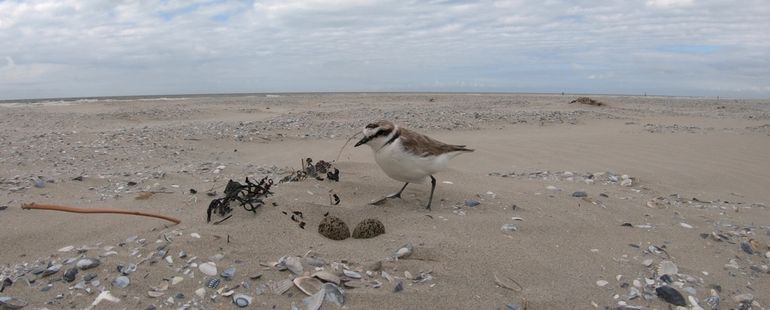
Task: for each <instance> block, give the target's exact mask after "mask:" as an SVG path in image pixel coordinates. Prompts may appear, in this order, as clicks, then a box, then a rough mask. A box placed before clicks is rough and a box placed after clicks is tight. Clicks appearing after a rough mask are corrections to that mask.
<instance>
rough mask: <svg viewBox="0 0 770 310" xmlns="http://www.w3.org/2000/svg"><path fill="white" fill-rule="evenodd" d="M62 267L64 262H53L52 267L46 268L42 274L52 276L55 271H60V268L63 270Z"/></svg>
mask: <svg viewBox="0 0 770 310" xmlns="http://www.w3.org/2000/svg"><path fill="white" fill-rule="evenodd" d="M62 267H63V266H62V264H53V265H51V267H48V268H47V269H46V270H44V271H43V274H42V275H41V276H43V277H45V276H50V275H52V274H54V273H57V272H59V270H61V268H62Z"/></svg>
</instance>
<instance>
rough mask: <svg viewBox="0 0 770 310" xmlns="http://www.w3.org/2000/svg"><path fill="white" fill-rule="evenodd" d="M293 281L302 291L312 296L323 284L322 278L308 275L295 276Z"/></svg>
mask: <svg viewBox="0 0 770 310" xmlns="http://www.w3.org/2000/svg"><path fill="white" fill-rule="evenodd" d="M293 282H294V285H296V286H297V288H298V289H299V290H300V291H302V292H303V293H305V294H307V295H308V296H311V295H313V294H315V293H317V292H318V291H320V290H321V285H323V283H322V282H321V281H320V280H318V279H316V278H313V277H307V276H305V277H297V278H294V281H293Z"/></svg>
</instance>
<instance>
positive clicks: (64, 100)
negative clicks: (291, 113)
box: [0, 91, 765, 105]
mask: <svg viewBox="0 0 770 310" xmlns="http://www.w3.org/2000/svg"><path fill="white" fill-rule="evenodd" d="M367 94H373V95H383V94H391V95H398V94H405V95H431V94H435V95H441V94H449V95H476V94H483V95H553V96H562V95H563V96H603V97H649V98H684V99H715V100H722V99H724V100H747V101H757V100H765V99H756V98H733V97H721V96H720V97H712V96H673V95H644V94H641V95H640V94H588V93H566V92H565V93H560V92H559V93H538V92H430V91H426V92H419V91H415V92H409V91H397V92H386V91H372V92H265V93H208V94H207V93H201V94H166V95H133V96H92V97H52V98H28V99H2V100H0V104H4V105H8V104H46V103H48V104H74V103H87V102H97V101H129V100H169V101H173V100H184V99H191V98H207V97H214V98H221V97H253V96H259V97H273V96H275V97H281V96H303V95H315V96H317V95H367Z"/></svg>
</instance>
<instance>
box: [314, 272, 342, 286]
mask: <svg viewBox="0 0 770 310" xmlns="http://www.w3.org/2000/svg"><path fill="white" fill-rule="evenodd" d="M312 276H313V277H315V278H318V279H320V280H321V281H324V282H331V283H334V284H337V285H340V277H338V276H337V275H336V274H333V273H331V272H328V271H318V272H316V273H314V274H313V275H312Z"/></svg>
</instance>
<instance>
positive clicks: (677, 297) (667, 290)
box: [655, 285, 687, 306]
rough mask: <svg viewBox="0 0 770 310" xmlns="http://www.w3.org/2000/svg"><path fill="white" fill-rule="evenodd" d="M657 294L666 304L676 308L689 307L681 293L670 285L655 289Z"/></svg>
mask: <svg viewBox="0 0 770 310" xmlns="http://www.w3.org/2000/svg"><path fill="white" fill-rule="evenodd" d="M655 293H656V294H657V295H658V297H660V298H662V299H663V300H665V301H666V302H668V303H670V304H672V305H676V306H687V302H686V301H685V300H684V296H682V294H681V293H679V291H677V290H676V289H674V288H673V287H670V286H668V285H664V286H660V287H657V288H656V289H655Z"/></svg>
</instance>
